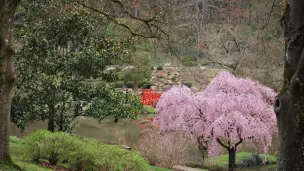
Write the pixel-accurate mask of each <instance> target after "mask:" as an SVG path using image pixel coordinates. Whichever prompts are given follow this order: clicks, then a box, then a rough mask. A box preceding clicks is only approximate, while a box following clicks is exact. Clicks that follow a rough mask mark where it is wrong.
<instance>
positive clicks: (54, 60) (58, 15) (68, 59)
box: [12, 1, 141, 131]
mask: <svg viewBox="0 0 304 171" xmlns="http://www.w3.org/2000/svg"><path fill="white" fill-rule="evenodd" d="M37 5H38V6H39V4H37V3H36V2H28V3H26V4H23V5H22V6H21V10H24V11H25V13H26V16H25V18H24V23H23V25H22V26H20V27H17V28H16V29H15V32H16V37H17V40H18V43H20V44H21V45H20V46H21V47H20V49H19V50H18V52H17V60H16V67H17V68H18V70H19V72H20V77H19V80H18V82H17V84H16V87H17V89H16V91H15V96H14V98H13V104H12V107H13V108H12V120H13V121H14V122H15V123H17V124H18V125H19V126H21V127H22V128H24V127H25V126H26V125H27V124H29V123H32V122H35V121H40V120H42V121H44V120H48V130H50V131H54V130H55V128H56V127H57V129H58V130H59V131H68V130H71V129H72V128H73V126H74V124H72V123H73V120H74V119H75V118H76V117H77V116H80V115H85V116H92V117H95V118H98V119H100V120H101V119H105V118H108V117H113V118H115V120H117V119H118V118H121V117H131V118H135V117H136V114H137V113H138V112H137V111H136V110H139V109H140V105H141V104H140V102H139V101H138V99H137V97H135V96H132V95H131V94H126V95H125V94H123V93H122V92H115V91H114V90H112V89H110V88H109V87H106V86H105V85H101V86H98V87H94V86H90V85H87V84H84V82H83V81H85V79H90V78H91V77H93V78H97V77H101V74H102V72H103V70H104V69H105V67H106V66H107V65H112V64H114V63H117V62H119V61H121V60H123V59H124V58H127V57H128V56H127V55H128V51H127V50H126V49H125V44H126V43H127V42H124V41H122V42H121V41H120V42H119V41H114V40H110V39H109V38H108V37H107V35H106V33H105V31H104V30H105V29H104V28H105V27H106V25H107V21H106V19H105V18H104V17H103V16H102V15H100V14H98V13H94V12H93V11H92V10H90V9H87V8H85V7H82V6H80V7H79V6H77V4H75V3H69V4H65V3H63V2H61V1H48V3H44V7H43V8H38V7H37ZM83 103H87V105H86V106H85V108H86V110H85V111H82V109H83ZM114 109H115V110H114Z"/></svg>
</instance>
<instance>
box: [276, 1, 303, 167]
mask: <svg viewBox="0 0 304 171" xmlns="http://www.w3.org/2000/svg"><path fill="white" fill-rule="evenodd" d="M303 16H304V1H303V0H288V1H287V4H286V9H285V13H284V16H283V18H282V19H283V22H284V26H285V35H284V36H285V58H284V62H285V66H284V84H283V89H282V91H281V93H280V94H279V96H278V97H277V99H276V101H275V105H274V110H275V113H276V115H277V122H278V128H279V150H278V160H277V170H278V171H300V170H303V168H304V162H303V161H304V155H303V154H304V100H303V99H304V86H303V85H304V53H303V50H304V27H303V26H304V18H303Z"/></svg>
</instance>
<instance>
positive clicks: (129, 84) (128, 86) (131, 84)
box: [126, 81, 134, 88]
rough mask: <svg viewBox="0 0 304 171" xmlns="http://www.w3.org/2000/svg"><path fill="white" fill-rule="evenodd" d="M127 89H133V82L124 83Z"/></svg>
mask: <svg viewBox="0 0 304 171" xmlns="http://www.w3.org/2000/svg"><path fill="white" fill-rule="evenodd" d="M126 86H127V88H134V81H128V82H127V83H126Z"/></svg>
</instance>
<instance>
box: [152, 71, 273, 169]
mask: <svg viewBox="0 0 304 171" xmlns="http://www.w3.org/2000/svg"><path fill="white" fill-rule="evenodd" d="M275 96H276V93H275V92H274V91H273V90H271V89H270V88H267V87H265V86H262V85H261V84H259V83H257V82H254V81H252V80H249V79H239V78H236V77H234V76H233V75H232V74H230V73H228V72H222V73H220V74H219V75H218V76H217V77H216V78H214V80H213V81H212V82H211V83H210V84H209V86H208V87H207V88H206V89H205V90H204V91H202V92H199V93H196V94H194V93H192V92H191V90H190V89H189V88H187V87H186V86H176V87H173V88H171V89H170V90H169V91H167V92H165V93H164V94H163V95H162V96H161V98H160V100H159V102H158V104H157V106H156V108H157V112H158V114H159V116H158V117H157V118H156V120H155V122H158V123H157V124H159V125H160V130H161V131H162V132H164V133H165V132H170V131H184V132H185V133H187V134H188V135H191V137H192V138H194V139H195V140H196V141H197V143H198V147H199V149H200V150H203V149H204V147H208V154H209V155H218V154H221V153H223V152H224V150H223V149H226V150H227V151H228V153H229V171H230V170H234V168H235V157H236V152H237V151H238V150H241V144H243V143H245V144H246V145H247V146H252V147H255V148H259V149H261V150H263V152H264V153H267V152H268V149H269V147H270V146H271V143H272V135H273V134H274V133H276V132H277V127H276V115H275V113H274V111H273V107H272V106H273V105H272V104H273V102H274V99H275Z"/></svg>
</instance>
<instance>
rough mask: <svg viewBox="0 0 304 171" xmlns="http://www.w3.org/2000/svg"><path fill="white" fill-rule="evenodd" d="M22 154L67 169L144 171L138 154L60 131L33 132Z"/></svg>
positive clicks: (26, 140)
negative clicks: (61, 165)
mask: <svg viewBox="0 0 304 171" xmlns="http://www.w3.org/2000/svg"><path fill="white" fill-rule="evenodd" d="M25 154H26V155H27V156H29V157H30V158H31V159H32V160H34V161H36V162H39V159H46V160H48V161H49V163H50V164H53V165H56V164H57V163H62V164H63V163H64V164H65V165H66V166H68V167H69V169H71V170H77V171H78V170H80V171H82V170H93V171H94V170H111V171H112V170H113V171H123V170H127V171H128V170H129V171H131V170H140V171H141V170H143V171H145V170H148V164H147V162H146V161H145V160H144V159H143V158H142V157H141V156H140V155H139V152H136V151H128V150H125V149H122V148H121V147H119V146H113V145H106V144H102V143H100V142H98V141H97V140H94V139H88V138H80V137H76V136H72V135H69V134H66V133H63V132H58V133H51V132H48V131H42V130H39V131H36V132H34V133H32V134H31V135H29V136H28V137H26V138H25Z"/></svg>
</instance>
